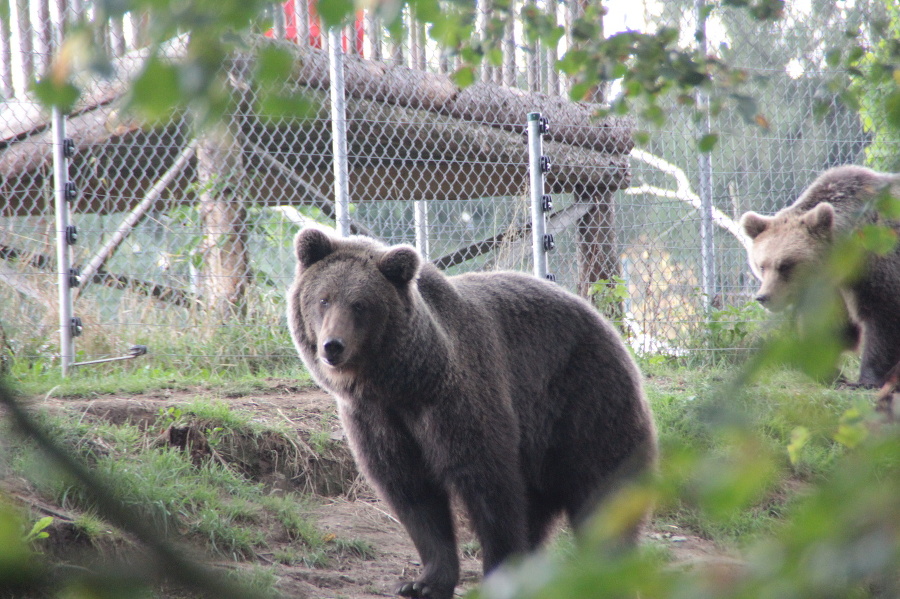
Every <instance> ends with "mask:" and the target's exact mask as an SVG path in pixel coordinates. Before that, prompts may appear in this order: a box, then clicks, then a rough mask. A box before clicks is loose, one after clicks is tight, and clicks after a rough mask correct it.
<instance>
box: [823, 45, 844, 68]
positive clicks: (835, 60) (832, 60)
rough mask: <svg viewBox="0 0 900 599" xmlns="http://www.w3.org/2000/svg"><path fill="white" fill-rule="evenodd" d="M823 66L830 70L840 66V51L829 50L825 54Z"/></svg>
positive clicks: (838, 49)
mask: <svg viewBox="0 0 900 599" xmlns="http://www.w3.org/2000/svg"><path fill="white" fill-rule="evenodd" d="M825 64H827V65H828V66H830V67H832V68H834V67H836V66H838V65H839V64H841V49H840V48H831V49H830V50H828V51H827V52H825Z"/></svg>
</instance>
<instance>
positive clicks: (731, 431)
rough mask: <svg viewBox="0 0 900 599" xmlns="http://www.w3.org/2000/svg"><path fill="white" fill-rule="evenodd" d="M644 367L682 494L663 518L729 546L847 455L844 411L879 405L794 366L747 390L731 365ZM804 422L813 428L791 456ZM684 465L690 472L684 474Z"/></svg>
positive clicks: (773, 517) (759, 528)
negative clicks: (840, 434) (840, 437)
mask: <svg viewBox="0 0 900 599" xmlns="http://www.w3.org/2000/svg"><path fill="white" fill-rule="evenodd" d="M645 370H646V372H647V395H648V398H649V400H650V402H651V405H652V407H653V410H654V416H655V419H656V423H657V427H658V430H659V438H660V446H661V451H662V470H663V474H664V476H666V477H671V478H672V480H674V481H676V482H675V483H673V484H675V485H676V487H677V489H676V490H675V491H674V495H676V496H677V498H676V499H674V500H673V501H671V502H669V503H666V504H664V505H663V506H661V508H660V509H658V510H657V514H656V522H657V525H659V526H665V525H669V524H674V525H677V526H679V527H681V528H683V529H686V530H688V531H691V532H693V533H694V534H697V535H699V536H702V537H705V538H708V539H711V540H714V541H716V542H720V543H723V544H727V545H744V544H746V543H748V542H751V541H753V540H754V539H756V538H758V537H759V536H760V535H761V534H768V533H770V532H772V531H773V529H774V528H775V527H777V526H778V525H779V523H780V522H781V521H782V518H783V515H784V513H785V512H786V511H788V510H789V509H790V507H791V505H792V504H793V503H794V502H795V501H796V498H797V497H798V493H799V492H800V491H802V490H803V489H804V487H805V486H806V485H809V484H811V483H813V482H815V481H818V480H820V479H822V478H823V477H826V476H828V475H829V473H831V471H832V469H833V467H834V463H835V461H836V460H837V459H838V458H839V457H840V456H841V455H843V454H844V453H845V451H846V447H845V446H844V445H843V444H842V443H840V442H838V441H837V440H836V439H835V432H836V431H837V430H838V429H839V427H840V426H841V422H842V418H843V417H844V414H846V413H847V412H848V410H849V411H851V412H857V413H860V414H865V413H869V412H871V402H872V397H871V395H870V394H867V393H865V392H860V391H850V390H835V389H832V388H828V387H823V386H822V385H819V384H817V383H815V382H812V381H810V380H809V379H807V378H806V377H804V376H803V375H801V374H799V373H797V372H795V371H792V370H774V371H771V372H767V373H765V374H763V375H762V376H760V377H759V378H758V379H757V380H756V381H755V382H754V383H752V384H750V385H748V386H746V387H744V388H743V389H740V390H736V389H735V388H734V387H733V384H732V381H733V380H734V376H735V372H734V371H733V370H728V369H717V368H707V369H702V370H699V371H698V370H697V369H688V368H680V367H678V366H673V365H665V364H655V365H653V366H651V367H649V368H646V369H645ZM801 428H802V429H803V430H805V431H806V432H807V434H808V436H807V437H805V439H806V441H805V444H804V445H803V446H802V447H801V448H799V449H797V450H796V451H795V452H794V455H793V459H791V455H790V452H789V450H788V448H789V446H791V444H792V440H793V435H794V434H795V431H797V430H798V429H801ZM682 471H684V472H687V471H690V472H691V474H690V476H689V477H687V478H685V479H680V478H679V477H680V476H681V475H680V472H682ZM710 505H712V506H716V505H721V506H722V507H721V509H716V508H714V509H712V510H711V509H710V508H709V506H710ZM700 506H704V507H702V508H701V507H700Z"/></svg>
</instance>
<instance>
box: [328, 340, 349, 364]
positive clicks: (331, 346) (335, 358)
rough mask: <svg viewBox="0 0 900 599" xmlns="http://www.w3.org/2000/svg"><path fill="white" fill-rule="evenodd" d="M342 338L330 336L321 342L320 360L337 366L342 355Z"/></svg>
mask: <svg viewBox="0 0 900 599" xmlns="http://www.w3.org/2000/svg"><path fill="white" fill-rule="evenodd" d="M344 349H346V345H345V344H344V340H343V339H340V338H337V337H331V338H329V339H326V340H325V343H323V344H322V360H323V361H324V362H325V363H326V364H328V365H329V366H338V365H339V364H340V363H341V361H342V360H343V357H344Z"/></svg>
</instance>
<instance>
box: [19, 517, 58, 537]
mask: <svg viewBox="0 0 900 599" xmlns="http://www.w3.org/2000/svg"><path fill="white" fill-rule="evenodd" d="M51 524H53V516H45V517H43V518H41V519H40V520H38V521H37V522H35V523H34V526H32V527H31V530H30V531H28V534H26V535H25V542H26V543H33V542H35V541H38V540H40V539H46V538H48V537H50V533H49V532H47V531H46V530H45V529H46V528H47V527H48V526H50V525H51Z"/></svg>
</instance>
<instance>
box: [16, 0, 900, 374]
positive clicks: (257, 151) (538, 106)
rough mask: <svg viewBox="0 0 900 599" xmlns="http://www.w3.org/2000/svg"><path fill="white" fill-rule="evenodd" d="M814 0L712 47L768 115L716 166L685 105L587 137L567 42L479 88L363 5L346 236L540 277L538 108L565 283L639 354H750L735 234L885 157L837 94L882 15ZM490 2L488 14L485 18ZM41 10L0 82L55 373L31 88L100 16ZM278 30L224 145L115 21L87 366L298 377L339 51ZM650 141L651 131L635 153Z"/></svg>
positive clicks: (32, 278) (38, 123)
mask: <svg viewBox="0 0 900 599" xmlns="http://www.w3.org/2000/svg"><path fill="white" fill-rule="evenodd" d="M583 4H584V3H583V2H574V1H573V2H563V3H547V2H538V5H539V6H540V7H542V8H547V7H548V6H553V7H555V8H556V12H557V16H558V21H559V22H560V23H563V24H565V23H567V20H568V22H570V21H571V19H572V18H573V17H575V16H577V13H578V11H579V7H581V8H583ZM604 4H605V5H606V6H607V8H609V9H610V12H609V14H608V15H607V16H606V21H605V22H604V32H605V33H606V34H607V35H609V34H612V33H614V32H615V31H616V30H618V29H622V28H627V27H632V28H642V29H645V30H648V31H653V30H655V29H657V28H659V27H663V26H669V27H678V28H680V30H681V31H682V32H683V34H682V37H683V44H684V45H685V46H690V45H691V44H694V43H696V42H695V40H694V37H693V31H694V30H695V29H696V28H697V26H698V24H697V22H696V19H695V14H696V8H697V6H696V2H694V1H693V0H691V1H675V2H665V3H663V2H656V1H651V0H646V1H645V2H642V3H638V4H639V5H640V8H641V10H640V11H635V10H633V9H634V7H635V3H633V2H632V3H629V5H628V7H627V8H628V9H627V10H626V7H624V6H623V5H622V4H621V3H617V2H612V1H610V2H606V3H604ZM811 4H815V5H816V7H818V5H819V4H822V5H823V7H824V6H825V5H827V8H828V10H819V9H821V8H822V7H819V8H817V9H816V10H814V8H816V7H813V6H811V5H807V4H803V3H799V2H798V3H788V5H787V9H786V16H785V18H784V19H782V20H781V21H778V22H776V23H774V24H773V23H768V22H767V23H760V22H757V21H755V20H753V19H752V18H751V17H749V16H748V14H747V12H746V11H742V10H739V9H732V8H726V7H721V6H718V7H717V8H716V10H715V11H713V12H712V13H711V16H710V18H709V20H708V21H707V22H706V32H707V40H708V41H707V44H708V51H709V52H711V53H715V54H718V55H720V56H721V57H722V58H723V59H725V60H726V61H729V62H730V63H732V64H733V65H734V66H737V67H741V68H744V69H747V72H748V73H749V75H750V83H749V85H748V89H747V93H748V95H750V96H753V97H755V98H756V101H757V110H755V111H750V112H755V113H758V114H759V115H761V117H762V118H757V119H755V122H747V121H748V119H747V116H748V110H747V107H746V103H745V104H743V105H742V104H741V99H740V98H738V101H737V102H733V101H732V102H731V103H729V104H727V105H726V108H725V109H724V110H722V111H721V112H719V113H717V114H715V115H713V116H712V117H711V119H710V123H709V129H710V130H711V131H714V132H717V133H718V134H719V143H718V145H717V146H716V147H715V148H714V150H713V151H712V152H711V153H710V154H708V155H706V158H705V160H707V164H708V169H704V168H702V160H704V158H703V157H702V156H701V154H700V152H699V151H698V147H697V143H696V139H697V138H698V136H699V132H700V129H699V128H698V124H697V122H696V120H695V119H694V118H693V113H691V112H689V111H688V110H687V109H684V108H682V106H681V105H680V104H679V103H678V101H677V100H676V99H666V100H664V103H665V102H668V104H665V108H666V112H667V116H668V118H667V121H666V124H665V125H664V126H663V127H661V128H659V127H655V126H654V125H652V124H651V123H643V122H640V120H639V119H638V120H635V119H621V118H615V117H610V118H607V119H605V120H597V119H593V118H592V115H593V113H594V109H595V108H596V106H597V105H596V104H591V103H575V102H572V101H570V100H569V99H568V97H567V89H568V84H569V82H568V81H567V80H566V78H565V77H563V76H561V75H560V74H559V73H558V72H557V70H556V69H555V68H553V65H554V62H555V61H556V59H557V58H558V56H560V55H561V54H562V53H563V52H564V51H565V50H566V48H567V47H569V45H570V44H571V40H568V39H567V38H564V39H563V40H562V41H561V43H560V45H559V47H558V48H554V49H550V48H546V47H541V46H540V45H539V44H536V43H534V44H532V43H530V42H529V41H528V40H526V39H525V37H524V34H523V31H522V29H521V27H520V26H519V25H511V26H509V27H508V28H507V30H506V32H505V34H504V35H505V38H504V39H505V40H506V41H505V42H504V45H503V49H504V50H503V53H502V60H500V61H499V63H498V64H492V63H486V64H485V65H484V66H483V67H482V68H481V70H480V71H479V72H478V73H476V75H477V77H476V81H475V83H474V84H473V85H471V86H469V87H467V88H465V89H460V88H458V87H457V86H456V84H455V83H454V81H453V79H452V78H451V77H450V74H451V73H452V72H453V71H454V70H455V69H456V68H457V67H458V66H459V64H458V63H457V62H456V58H455V57H454V56H452V55H451V54H449V53H448V52H447V51H445V50H441V49H440V48H439V46H438V45H437V44H436V43H435V42H434V41H432V40H431V39H430V37H429V35H428V33H427V31H426V29H425V27H424V26H422V25H421V24H420V23H419V22H417V21H416V19H415V15H414V14H411V13H407V14H405V15H404V19H405V21H404V23H405V28H404V30H403V31H402V32H398V31H397V30H392V31H389V30H387V29H385V28H384V27H382V24H381V23H380V22H379V20H378V18H377V15H375V14H374V13H360V14H359V15H358V18H357V20H356V21H355V22H354V23H353V24H351V25H350V26H348V27H347V28H346V30H345V31H344V33H343V36H342V38H341V40H342V41H341V43H342V50H343V52H344V54H345V56H344V62H345V64H344V69H345V71H344V75H345V87H346V93H345V98H344V99H345V102H346V119H347V121H346V130H347V156H346V157H345V159H346V163H347V169H348V186H349V188H348V195H349V199H350V220H351V230H352V231H353V232H354V233H358V234H365V235H371V236H373V237H377V238H379V239H381V240H383V241H385V242H386V243H410V244H415V245H416V246H417V247H419V249H420V251H422V253H423V254H424V255H426V256H427V257H428V258H429V259H430V260H433V261H434V262H435V263H436V264H437V265H438V266H439V267H441V268H443V269H444V270H446V271H447V272H448V273H451V274H452V273H459V272H466V271H471V270H485V269H509V268H512V269H517V270H526V271H530V270H531V264H530V261H531V248H530V243H531V236H530V208H529V204H528V202H529V200H528V197H529V190H528V177H527V169H526V165H527V162H528V154H527V145H526V140H525V137H524V132H525V126H526V115H527V114H528V113H529V112H541V113H542V114H544V116H547V117H549V119H550V127H551V132H552V133H551V135H550V136H549V137H548V138H547V139H546V141H545V143H544V152H545V154H546V155H547V156H548V157H549V158H550V160H551V162H552V167H551V170H550V172H549V173H548V174H547V179H546V181H547V191H548V192H549V193H550V194H551V196H552V199H553V210H552V212H551V213H550V215H549V218H548V222H547V230H548V232H549V233H552V234H553V235H554V239H555V242H556V249H555V250H554V251H553V252H551V254H550V257H549V270H550V271H551V272H552V273H554V275H555V276H556V279H557V282H558V283H559V284H560V285H562V286H564V287H566V288H568V289H571V290H572V291H575V292H577V293H580V294H582V295H584V296H587V297H590V298H591V299H592V301H594V302H595V303H596V304H597V305H598V307H599V308H600V309H602V310H604V311H605V312H606V313H607V314H609V315H610V316H611V317H613V318H615V319H616V320H617V321H619V323H620V326H621V328H622V330H623V332H624V333H625V334H626V336H627V337H628V338H629V340H630V342H631V343H632V345H633V346H634V347H635V349H636V350H638V351H640V352H647V353H656V352H660V353H666V354H671V355H686V354H688V353H690V352H697V351H701V350H702V351H704V352H706V351H709V350H715V351H717V352H718V351H721V350H732V349H734V348H736V347H738V346H740V345H741V343H742V341H743V339H744V337H745V336H746V331H747V328H746V327H743V326H742V323H747V322H752V321H754V320H759V319H760V318H761V317H762V313H761V311H760V310H759V309H756V308H754V307H753V303H752V301H751V298H752V295H753V290H754V289H755V287H756V282H755V280H754V279H753V276H752V274H751V273H750V271H749V269H748V267H747V266H746V255H745V250H744V246H743V242H744V240H743V239H742V238H741V235H740V233H739V231H738V229H737V226H736V220H737V218H738V217H739V216H740V214H741V213H742V212H743V211H745V210H748V209H753V210H758V211H762V212H772V211H774V210H776V209H778V208H780V207H783V206H785V205H787V204H788V203H790V202H791V201H792V200H793V199H794V198H796V196H797V195H798V194H799V193H800V191H802V189H803V188H804V187H805V186H806V185H807V184H808V183H809V182H810V181H811V180H812V179H813V178H814V177H815V175H816V174H817V173H818V172H820V171H821V170H823V169H824V168H827V167H828V166H832V165H835V164H841V163H848V162H855V163H863V162H864V161H865V155H864V150H865V148H866V146H867V144H868V143H869V134H868V133H866V132H865V131H864V130H863V127H862V125H861V124H860V119H859V117H858V116H857V115H856V114H855V113H854V112H852V111H850V110H849V109H847V108H846V107H845V106H844V105H843V104H842V103H841V102H840V101H839V100H838V99H837V96H838V94H839V90H833V89H831V88H830V87H829V85H828V67H827V61H826V58H825V57H826V53H827V51H828V49H829V48H830V47H832V46H834V45H837V44H838V43H839V42H840V39H839V38H840V36H841V35H842V34H841V31H842V30H843V29H845V28H846V27H848V26H855V25H858V26H859V27H860V28H862V29H863V30H866V28H867V27H868V26H869V25H868V24H869V23H871V22H872V21H873V20H875V19H876V18H878V17H880V16H883V15H881V13H879V11H882V12H883V11H884V8H883V7H884V4H883V3H879V2H877V1H875V0H866V1H863V0H860V1H858V2H856V3H855V4H853V6H852V7H850V6H849V5H846V4H847V3H843V4H842V3H831V2H828V3H821V2H813V3H811ZM838 4H840V6H838ZM845 5H846V6H845ZM479 6H480V7H481V8H482V9H483V12H488V11H490V5H489V3H487V2H485V3H482V4H481V5H479ZM514 6H517V9H518V10H523V9H524V8H525V5H524V4H523V3H514ZM45 7H47V2H46V0H20V1H19V2H17V3H16V4H15V5H14V7H13V9H14V10H13V11H12V12H11V18H10V22H9V23H6V22H3V23H2V25H3V30H4V31H8V32H9V33H8V34H5V35H4V36H3V40H4V44H3V49H4V53H3V57H5V58H4V60H3V62H4V64H3V68H4V70H3V72H2V73H0V75H2V84H3V94H4V96H5V97H6V100H7V101H6V102H5V103H4V105H3V107H2V112H0V127H2V131H3V137H2V140H3V141H2V144H3V148H2V150H0V152H2V153H0V177H2V180H0V192H2V195H0V219H2V221H0V224H2V227H0V252H2V255H0V301H2V304H3V306H4V309H3V313H2V326H3V334H4V339H5V340H4V344H6V351H7V352H13V353H15V355H16V356H17V357H20V358H23V359H24V360H25V361H26V362H28V361H31V362H32V363H35V364H41V365H44V366H46V365H52V364H54V360H56V359H58V337H57V336H56V333H55V327H56V301H57V300H56V290H55V282H56V279H55V270H54V269H55V259H54V254H55V249H54V245H53V244H54V231H53V222H54V215H53V212H52V206H53V189H54V187H53V181H52V177H51V172H52V169H51V160H50V148H49V134H48V132H47V130H46V127H47V123H48V118H47V114H46V113H45V112H44V111H42V110H41V109H40V107H38V106H37V105H36V104H35V103H34V102H33V100H31V99H30V95H29V93H28V92H27V89H26V88H27V83H28V81H29V80H31V79H33V78H34V77H35V76H37V75H39V74H40V73H42V72H44V71H45V70H46V68H47V65H48V64H49V59H50V57H49V54H50V50H51V47H52V46H53V44H52V42H50V41H47V40H49V39H51V38H50V37H48V33H47V32H51V33H52V32H54V31H57V30H59V29H61V28H62V26H63V25H64V23H65V22H66V21H67V19H69V20H71V19H72V18H73V17H74V16H75V15H73V14H71V11H73V10H75V7H78V10H94V9H91V8H90V7H91V5H90V4H89V3H88V4H84V5H83V4H82V3H81V2H76V3H72V5H71V6H70V5H69V4H68V3H66V2H55V3H53V5H52V6H49V8H47V10H46V11H45V10H44V8H45ZM85 7H87V8H85ZM879 7H880V8H879ZM275 14H276V16H277V18H274V19H273V20H272V21H271V22H272V23H273V26H272V29H271V30H269V31H265V32H262V34H260V35H255V36H251V37H250V38H248V39H249V40H250V44H249V50H248V51H247V53H246V55H241V56H235V57H234V58H233V60H232V62H231V64H230V65H228V67H227V68H228V69H229V76H230V80H231V81H232V82H233V83H234V85H233V86H232V87H231V89H230V93H231V94H232V96H233V97H232V98H231V100H232V102H233V105H234V106H237V107H238V108H237V109H236V110H234V111H233V112H232V114H229V116H228V118H226V119H225V120H224V122H222V123H221V124H219V125H218V126H216V127H212V128H207V129H199V128H197V127H195V126H194V123H192V121H191V117H190V115H181V116H179V117H178V118H173V119H171V120H169V121H168V122H164V123H158V124H156V125H155V126H153V127H149V126H146V125H142V124H141V123H140V122H138V121H137V120H136V119H135V118H134V117H133V116H132V115H130V114H129V113H127V112H125V111H124V110H123V98H124V95H123V94H124V92H125V90H126V87H127V86H126V83H127V81H128V80H129V79H130V78H131V77H133V75H134V74H135V73H136V69H138V68H139V65H140V64H141V59H142V57H143V56H145V54H146V49H145V48H144V46H143V43H144V42H143V41H142V40H143V37H144V36H143V35H142V31H143V27H144V26H145V25H146V19H145V18H142V17H141V16H140V15H132V14H128V15H126V16H125V18H123V19H120V20H118V21H115V22H110V23H109V26H108V27H107V28H106V29H105V31H106V33H105V36H104V38H103V40H102V42H103V44H104V47H105V48H106V49H107V51H108V52H109V54H110V56H111V57H112V64H113V66H114V76H113V77H111V78H109V79H104V80H97V81H93V82H90V81H87V82H83V84H84V90H85V93H84V96H83V98H82V100H81V102H80V104H79V105H78V106H77V107H76V110H75V111H73V112H72V114H71V115H69V118H68V124H67V125H68V129H69V135H70V137H72V138H73V140H74V142H75V145H76V153H75V156H74V157H73V159H72V164H71V167H70V173H69V174H70V178H71V179H72V181H73V182H74V183H75V184H76V185H77V188H78V193H77V197H76V198H75V199H74V200H73V201H72V202H71V203H70V210H71V219H72V221H73V222H74V223H75V224H76V225H77V227H78V242H77V244H76V245H75V246H73V248H72V251H73V263H74V264H77V265H79V266H80V268H81V269H82V273H83V275H82V281H81V285H80V286H79V287H78V288H77V289H75V299H74V310H75V314H76V315H78V316H79V317H80V318H81V319H82V321H83V323H84V327H85V328H84V334H83V335H82V336H81V337H79V338H78V339H77V340H76V349H77V351H78V359H79V360H91V359H97V358H102V357H105V356H113V355H120V354H122V353H123V352H125V351H127V348H128V347H129V346H131V345H133V344H136V343H141V344H145V345H148V346H149V347H150V349H151V352H152V355H153V356H154V360H153V361H146V362H145V364H147V365H148V367H150V368H153V367H155V366H154V365H164V364H168V365H178V364H191V365H195V364H197V362H198V360H200V361H203V362H204V363H206V362H208V363H210V364H214V365H216V366H217V367H227V366H229V365H233V364H238V363H240V364H245V365H247V364H249V365H266V366H269V365H273V364H277V363H278V362H279V361H288V362H293V361H294V360H295V355H296V354H295V352H294V350H293V349H292V347H291V345H290V341H289V337H288V335H287V329H286V326H285V322H284V316H283V314H284V292H285V289H286V288H287V286H288V285H289V283H290V280H291V278H292V274H293V266H294V257H293V252H292V248H291V240H292V237H293V235H294V233H295V232H296V231H297V230H298V229H299V228H300V227H302V226H309V225H313V224H315V225H317V226H334V217H335V203H334V197H335V193H334V155H333V154H334V150H333V147H334V144H333V140H332V130H333V129H332V113H331V100H330V98H329V85H330V75H329V61H328V52H327V44H328V36H327V35H324V32H323V31H322V29H321V27H320V23H319V22H318V19H317V18H316V16H315V6H314V3H313V4H312V5H311V4H310V3H309V2H307V1H306V0H289V1H288V2H285V3H284V4H283V5H278V9H277V10H276V11H275ZM637 14H640V18H638V17H637V16H636V15H637ZM93 16H95V17H97V18H98V19H101V20H102V15H100V14H99V13H98V14H96V15H93ZM26 17H27V18H26ZM516 22H518V20H516ZM480 26H482V27H483V26H484V25H483V24H482V25H480ZM476 35H481V30H479V29H478V28H477V27H476ZM51 37H52V36H51ZM185 40H186V37H182V38H176V39H174V40H172V41H171V42H170V43H169V45H168V46H167V47H166V48H165V50H164V56H166V57H167V58H168V59H170V60H179V59H180V58H181V57H183V55H184V47H185V46H184V44H185ZM273 47H274V48H279V49H287V50H288V51H289V52H290V55H291V56H292V60H293V62H294V68H293V69H292V70H291V73H292V74H291V77H290V79H289V80H287V81H285V82H284V85H285V87H284V89H283V90H281V93H282V94H283V96H284V97H292V98H296V99H297V100H296V101H297V102H298V103H302V105H303V106H304V107H306V108H307V110H306V112H305V114H304V115H303V116H302V117H296V116H295V117H290V118H288V117H284V116H275V115H274V114H272V113H268V112H267V105H266V103H265V102H264V101H263V98H262V96H261V95H260V90H259V88H258V87H256V86H255V85H254V84H253V83H252V82H251V78H250V76H249V73H250V72H251V71H252V69H253V68H254V60H255V57H256V56H257V52H260V51H265V50H266V49H270V48H273ZM601 92H606V93H607V94H608V95H610V96H612V95H614V94H616V93H620V92H619V91H618V90H617V89H616V86H615V85H613V86H612V87H611V88H610V89H598V90H596V91H595V92H594V97H593V98H592V100H595V101H600V100H601V99H602V97H601V96H602V95H603V94H602V93H601ZM732 100H733V99H732ZM753 116H754V115H751V118H750V120H751V121H754V119H753V118H752V117H753ZM761 125H764V126H761ZM635 128H637V129H647V130H649V131H650V132H651V135H650V137H649V142H648V143H647V144H645V145H643V146H641V147H639V148H633V141H632V133H633V131H634V129H635ZM898 155H900V154H898ZM704 219H706V221H705V222H706V223H707V225H704ZM704 226H708V227H710V229H709V234H708V235H706V236H704V235H703V234H702V231H703V230H704Z"/></svg>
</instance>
